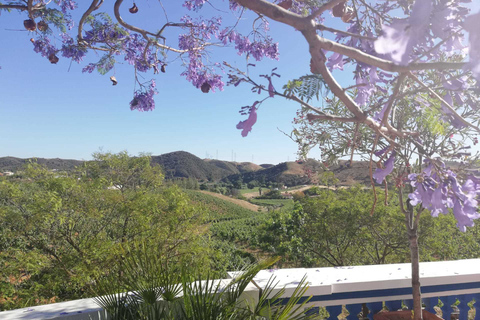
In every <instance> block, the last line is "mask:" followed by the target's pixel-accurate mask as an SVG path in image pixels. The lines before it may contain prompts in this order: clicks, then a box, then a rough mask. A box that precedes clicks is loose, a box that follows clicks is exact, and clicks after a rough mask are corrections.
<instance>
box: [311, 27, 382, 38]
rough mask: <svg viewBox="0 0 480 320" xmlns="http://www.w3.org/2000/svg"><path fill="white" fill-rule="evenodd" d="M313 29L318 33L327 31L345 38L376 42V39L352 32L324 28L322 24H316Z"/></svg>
mask: <svg viewBox="0 0 480 320" xmlns="http://www.w3.org/2000/svg"><path fill="white" fill-rule="evenodd" d="M315 28H316V29H317V30H320V31H328V32H332V33H335V34H337V33H341V34H343V35H345V36H350V37H354V38H359V39H365V40H370V41H375V40H377V39H376V38H372V37H366V36H362V35H360V34H357V33H352V32H348V31H342V30H338V29H334V28H330V27H327V26H324V25H323V24H317V25H316V26H315Z"/></svg>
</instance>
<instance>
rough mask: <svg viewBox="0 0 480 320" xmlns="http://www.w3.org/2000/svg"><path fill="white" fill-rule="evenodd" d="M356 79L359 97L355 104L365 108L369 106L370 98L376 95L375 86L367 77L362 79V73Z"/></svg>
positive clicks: (356, 98)
mask: <svg viewBox="0 0 480 320" xmlns="http://www.w3.org/2000/svg"><path fill="white" fill-rule="evenodd" d="M355 77H356V79H355V82H356V85H357V96H356V97H355V102H356V103H357V104H358V105H360V106H364V105H366V104H367V102H368V99H369V98H370V96H371V95H372V94H374V93H375V85H374V83H372V81H371V80H368V79H367V78H366V77H362V76H361V74H360V72H358V73H357V74H356V75H355Z"/></svg>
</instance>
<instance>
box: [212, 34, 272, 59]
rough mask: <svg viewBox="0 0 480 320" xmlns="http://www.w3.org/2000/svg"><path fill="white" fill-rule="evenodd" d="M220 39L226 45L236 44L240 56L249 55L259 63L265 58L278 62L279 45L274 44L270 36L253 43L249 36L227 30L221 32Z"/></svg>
mask: <svg viewBox="0 0 480 320" xmlns="http://www.w3.org/2000/svg"><path fill="white" fill-rule="evenodd" d="M218 39H219V40H220V41H222V43H223V44H225V45H226V44H228V43H234V44H235V49H236V50H237V52H238V54H239V55H242V54H248V55H251V56H252V57H254V58H255V60H257V61H260V60H262V59H263V57H267V58H270V59H273V60H278V56H279V53H278V43H274V42H273V40H272V38H270V37H268V36H265V37H264V40H263V41H253V42H252V41H250V39H249V38H248V37H247V36H243V35H241V34H239V33H238V32H236V31H234V30H230V29H228V28H227V29H224V30H222V31H221V32H220V34H219V35H218Z"/></svg>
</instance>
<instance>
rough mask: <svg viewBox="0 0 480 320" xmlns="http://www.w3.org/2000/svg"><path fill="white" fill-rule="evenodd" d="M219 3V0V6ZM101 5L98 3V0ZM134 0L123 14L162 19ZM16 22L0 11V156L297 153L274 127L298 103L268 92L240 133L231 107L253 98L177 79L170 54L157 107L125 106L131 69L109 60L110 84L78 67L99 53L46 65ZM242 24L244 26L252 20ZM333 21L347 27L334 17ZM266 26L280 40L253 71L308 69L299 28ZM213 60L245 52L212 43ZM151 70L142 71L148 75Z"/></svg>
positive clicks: (271, 157)
mask: <svg viewBox="0 0 480 320" xmlns="http://www.w3.org/2000/svg"><path fill="white" fill-rule="evenodd" d="M226 3H227V2H226V1H222V2H220V4H219V5H223V6H225V5H226ZM109 4H110V5H111V3H109V2H105V4H104V6H106V5H109ZM129 4H130V3H128V4H125V5H124V7H125V8H123V9H125V10H126V9H127V6H128V5H129ZM174 4H175V6H173V5H172V7H171V8H170V7H167V10H168V14H169V18H170V20H175V19H174V18H175V16H181V15H183V14H184V13H185V11H184V10H182V8H181V6H180V1H175V2H174ZM137 5H138V6H139V9H140V12H139V13H138V14H137V15H135V16H133V15H129V14H128V13H124V14H123V15H124V17H125V19H127V21H129V22H131V23H133V24H139V25H140V26H143V27H146V28H148V29H150V30H156V29H158V28H159V27H160V26H161V25H163V23H164V22H165V21H164V19H163V14H162V11H161V9H160V7H159V6H158V2H157V1H148V2H147V1H138V3H137ZM87 6H88V3H86V2H84V3H81V4H80V11H81V10H84V9H85V8H86V7H87ZM210 11H212V10H210ZM142 14H143V15H142ZM24 19H26V14H25V13H17V12H12V13H2V15H1V16H0V33H1V37H2V46H0V66H1V68H2V69H1V70H0V81H1V82H0V84H1V85H0V117H1V119H2V123H1V125H0V157H1V156H15V157H21V158H27V157H45V158H56V157H58V158H70V159H85V160H86V159H90V158H91V154H92V152H95V151H98V150H99V148H102V149H103V150H104V151H111V152H119V151H121V150H127V151H128V152H129V153H131V154H138V153H139V152H148V153H151V154H153V155H159V154H162V153H167V152H172V151H177V150H184V151H188V152H191V153H193V154H195V155H197V156H199V157H201V158H205V157H206V156H207V154H208V155H209V156H210V157H212V158H216V157H217V154H218V158H219V159H222V160H232V151H233V153H234V154H235V155H236V160H237V161H252V159H253V162H255V163H259V164H260V163H279V162H282V161H287V160H290V161H293V160H294V159H295V158H296V151H297V146H296V144H295V143H294V142H293V141H291V140H290V139H288V138H287V137H285V136H284V135H283V134H282V133H281V132H280V131H279V130H278V129H277V128H279V129H281V130H283V131H285V132H290V131H291V130H292V128H293V127H292V120H293V118H294V116H295V111H296V110H297V109H298V105H297V104H295V103H294V102H291V101H286V100H284V99H281V98H279V97H276V98H274V99H268V101H266V102H265V103H263V105H262V106H261V108H260V110H259V111H258V121H257V124H256V125H255V126H254V128H253V130H252V132H251V133H250V134H249V135H248V137H246V138H242V137H241V135H240V131H239V130H237V129H236V128H235V125H236V124H237V123H238V122H239V121H241V120H244V119H245V117H244V116H241V115H240V114H239V113H238V111H239V110H240V107H242V106H245V105H251V104H252V103H253V102H254V101H255V100H257V99H258V98H259V97H258V96H257V95H256V94H253V93H251V91H250V87H249V86H247V85H240V86H239V87H237V88H233V87H225V89H224V91H222V92H216V93H209V94H204V93H202V92H201V91H200V90H199V89H196V88H194V87H193V86H192V85H191V84H190V83H189V82H187V81H186V80H185V79H184V78H183V77H181V76H180V73H181V71H182V70H183V68H182V67H181V65H180V62H178V61H177V62H176V63H173V64H170V65H169V66H168V67H167V73H166V74H160V75H158V76H155V79H156V81H157V85H158V91H159V94H158V95H157V96H156V99H155V100H156V109H155V111H153V112H137V111H130V108H129V102H130V100H131V99H132V96H133V91H134V74H133V68H132V67H131V66H129V65H118V66H117V67H116V73H115V76H116V78H117V80H118V85H117V86H112V85H111V82H110V80H109V76H110V75H111V74H108V75H107V76H101V75H99V74H82V72H81V69H82V68H83V66H85V65H86V64H87V63H88V62H95V61H96V60H97V59H98V58H97V57H95V53H91V54H90V55H89V56H88V57H87V59H85V61H84V63H81V64H80V65H79V64H77V63H70V61H68V60H67V59H64V58H63V59H62V58H61V59H60V62H59V63H58V64H57V65H52V64H50V63H49V62H48V61H47V60H46V59H45V58H43V57H41V56H40V55H39V54H37V53H35V52H34V51H33V45H32V44H31V43H30V38H31V37H32V35H31V34H30V33H29V32H27V31H24V28H23V20H24ZM177 20H178V19H177ZM77 21H78V19H77ZM156 23H157V24H156ZM245 24H246V25H248V26H250V25H251V20H247V21H245ZM336 27H337V28H345V25H344V24H342V23H341V22H340V23H337V25H336ZM271 29H272V33H271V35H272V36H273V38H274V39H275V40H276V41H278V42H279V46H280V61H278V62H276V61H267V60H264V61H263V62H262V63H257V66H258V67H257V68H256V70H255V72H256V73H257V74H262V73H269V72H270V70H271V69H272V68H274V67H278V70H277V72H279V73H280V74H281V75H282V78H280V79H278V78H274V85H275V87H276V88H277V89H279V88H281V86H283V84H284V83H285V82H286V81H287V80H288V79H292V78H294V77H298V76H301V75H304V74H306V73H308V72H309V61H310V58H309V55H308V46H307V43H306V41H305V40H304V39H303V37H302V36H301V35H300V34H299V33H298V32H296V31H294V30H292V29H291V28H290V27H286V26H283V25H281V24H278V23H275V22H272V23H271ZM17 30H20V31H17ZM74 34H76V33H74ZM174 37H175V41H176V36H174ZM172 57H173V56H172ZM213 57H214V58H217V60H219V61H220V62H221V61H223V60H227V61H229V62H230V63H232V64H233V65H237V66H239V67H241V68H243V66H245V58H244V57H241V56H238V55H237V54H236V53H235V52H234V50H233V48H226V49H221V50H216V53H215V54H214V56H213ZM152 73H153V72H151V73H149V74H147V75H145V77H146V79H150V78H151V76H153V74H152ZM352 76H353V75H352V74H351V73H350V72H348V71H347V72H345V73H344V74H343V75H342V78H343V79H344V80H347V81H348V80H349V79H352ZM225 78H226V75H225ZM225 82H226V79H225ZM262 97H264V96H262ZM311 156H312V157H318V156H319V153H318V152H313V153H312V154H311Z"/></svg>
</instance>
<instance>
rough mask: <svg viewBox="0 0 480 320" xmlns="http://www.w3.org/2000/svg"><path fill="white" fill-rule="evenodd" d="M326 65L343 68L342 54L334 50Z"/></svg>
mask: <svg viewBox="0 0 480 320" xmlns="http://www.w3.org/2000/svg"><path fill="white" fill-rule="evenodd" d="M326 66H327V67H328V68H329V69H330V70H333V69H340V70H343V55H341V54H339V53H337V52H334V53H333V54H332V55H331V56H330V57H329V58H328V60H327V63H326Z"/></svg>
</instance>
